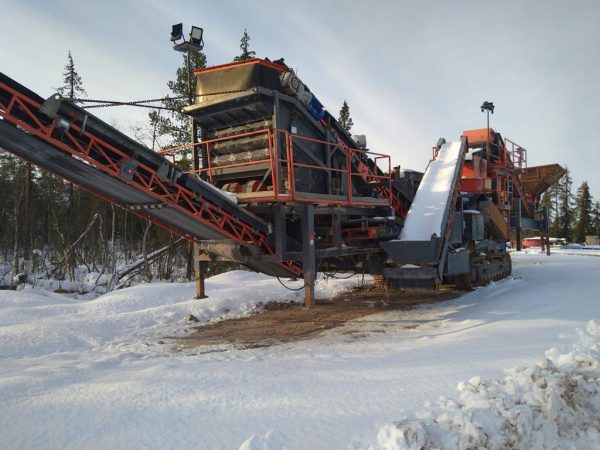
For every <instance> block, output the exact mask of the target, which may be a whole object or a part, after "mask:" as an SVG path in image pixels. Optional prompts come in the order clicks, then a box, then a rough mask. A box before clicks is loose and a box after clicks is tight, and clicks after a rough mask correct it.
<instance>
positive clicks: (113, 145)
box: [0, 73, 302, 276]
mask: <svg viewBox="0 0 600 450" xmlns="http://www.w3.org/2000/svg"><path fill="white" fill-rule="evenodd" d="M42 105H43V108H42ZM41 110H43V112H42V111H41ZM0 117H2V118H3V120H0V147H1V148H2V149H4V150H6V151H9V152H11V153H13V154H15V155H17V156H19V157H21V158H23V159H25V160H27V161H29V162H31V163H33V164H35V165H37V166H39V167H41V168H43V169H45V170H48V171H50V172H52V173H54V174H56V175H58V176H60V177H62V178H64V179H66V180H68V181H71V182H72V183H74V184H76V185H78V186H81V187H82V188H84V189H86V190H88V191H89V192H91V193H93V194H95V195H97V196H99V197H101V198H103V199H105V200H108V201H111V202H114V203H117V204H119V205H120V206H123V207H125V208H128V209H133V210H135V211H134V212H135V213H136V214H138V215H141V216H143V217H146V218H149V219H151V220H153V221H154V222H155V223H157V224H159V225H161V226H163V227H164V228H167V229H169V230H171V231H175V232H177V233H178V234H180V235H182V236H184V237H186V238H187V239H189V240H192V241H198V240H205V239H228V240H232V241H235V242H237V243H238V244H239V245H240V246H242V247H246V248H248V249H249V250H248V251H249V252H252V253H253V254H257V255H272V254H273V253H274V250H273V248H272V246H271V243H270V242H269V239H270V236H269V233H268V226H267V224H266V223H265V222H264V221H263V220H261V219H260V218H258V217H256V216H255V215H253V214H251V213H250V212H249V211H246V210H245V209H244V208H242V207H240V206H238V205H236V204H235V203H233V202H231V201H230V200H229V199H228V198H227V197H226V196H225V195H224V194H222V193H221V192H220V191H219V190H218V189H216V188H215V187H213V186H211V185H209V184H208V183H206V182H204V181H203V180H200V179H199V178H198V177H196V176H193V175H189V174H187V173H185V172H183V171H181V169H179V168H177V167H176V166H174V165H173V164H171V163H170V162H169V161H168V160H166V159H165V158H163V157H162V156H160V155H158V154H157V153H155V152H153V151H151V150H150V149H148V148H146V147H144V146H143V145H141V144H139V143H138V142H135V141H133V140H132V139H130V138H129V137H127V136H126V135H124V134H122V133H120V132H119V131H118V130H115V129H114V128H113V127H111V126H110V125H108V124H106V123H104V122H103V121H101V120H100V119H98V118H97V117H95V116H93V115H91V114H89V113H88V112H87V111H85V110H83V109H81V108H79V107H77V106H75V105H73V104H70V103H68V102H65V101H63V100H62V99H60V97H54V98H51V99H49V100H48V101H46V102H44V100H43V99H42V98H41V97H40V96H38V95H37V94H35V93H34V92H32V91H31V90H29V89H27V88H25V87H24V86H22V85H20V84H19V83H17V82H16V81H14V80H12V79H11V78H9V77H7V76H5V75H4V74H1V73H0ZM244 264H246V265H247V266H248V267H250V268H252V269H254V270H257V271H260V272H264V273H267V274H269V275H279V276H298V275H301V273H302V270H301V268H300V267H299V266H298V265H297V264H296V263H293V262H255V261H252V262H247V263H244Z"/></svg>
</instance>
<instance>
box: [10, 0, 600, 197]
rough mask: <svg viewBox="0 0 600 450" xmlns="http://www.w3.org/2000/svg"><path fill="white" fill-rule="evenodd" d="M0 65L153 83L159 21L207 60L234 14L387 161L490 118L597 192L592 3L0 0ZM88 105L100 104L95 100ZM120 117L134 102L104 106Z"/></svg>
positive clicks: (150, 93) (531, 156) (221, 44)
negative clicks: (192, 31) (178, 30)
mask: <svg viewBox="0 0 600 450" xmlns="http://www.w3.org/2000/svg"><path fill="white" fill-rule="evenodd" d="M0 17H2V18H3V21H2V22H3V33H2V37H1V38H0V39H1V43H0V71H1V72H3V73H5V74H7V75H9V76H11V77H12V78H15V79H16V80H17V81H19V82H20V83H22V84H24V85H26V86H27V87H29V88H30V89H32V90H34V91H36V92H37V93H39V94H40V95H41V96H43V97H47V96H50V95H51V94H52V93H53V92H54V89H55V88H57V87H59V86H60V85H61V83H62V72H63V68H64V66H65V64H66V58H67V52H68V51H69V50H70V51H71V52H72V54H73V58H74V60H75V64H76V67H77V69H78V71H79V73H80V75H81V77H82V79H83V82H84V87H85V89H86V91H87V93H88V97H89V98H99V99H111V100H112V99H115V100H139V99H149V98H157V97H161V96H163V95H164V94H166V93H167V88H166V82H167V81H168V80H170V79H172V78H174V73H175V70H176V68H177V67H178V66H179V65H180V64H181V62H182V61H181V58H182V56H181V54H179V53H177V52H175V51H173V50H172V49H171V42H170V41H169V37H170V30H171V25H172V24H175V23H178V22H183V24H184V32H186V33H187V30H189V28H190V27H191V25H196V26H200V27H202V28H204V42H205V47H204V51H205V53H206V55H207V58H208V63H209V65H216V64H222V63H226V62H229V61H231V60H232V59H233V57H234V56H236V55H237V54H239V53H240V49H239V44H240V38H241V35H242V33H243V31H244V28H246V29H247V30H248V33H249V34H250V37H251V41H250V47H251V49H252V50H254V51H256V54H257V56H259V57H269V58H271V59H277V58H280V57H284V58H285V61H286V63H287V64H288V65H289V66H291V67H293V68H295V69H297V72H298V75H299V76H300V78H301V79H302V80H303V81H304V82H305V83H306V84H307V85H308V86H309V87H310V89H311V91H312V92H313V93H315V95H316V96H317V97H318V98H319V100H320V101H321V102H322V103H323V104H324V105H325V107H326V108H327V109H328V110H329V111H331V112H332V113H333V114H334V115H336V116H337V113H338V112H339V109H340V106H341V104H342V102H343V101H344V100H347V102H348V104H349V105H350V112H351V116H352V118H353V120H354V127H353V129H352V132H353V133H355V134H366V135H367V141H368V146H369V148H370V149H371V150H373V151H377V152H381V153H387V154H390V155H392V161H393V163H394V165H401V166H402V167H404V168H411V169H416V170H421V171H422V170H424V169H425V167H426V165H427V162H428V160H429V158H430V157H431V147H432V146H433V145H434V144H435V143H436V141H437V140H438V138H439V137H445V138H446V139H447V140H456V139H458V138H459V137H460V135H461V133H462V131H463V130H467V129H473V128H482V127H485V123H486V117H485V114H483V113H482V112H481V111H480V108H479V106H480V105H481V103H482V102H483V101H492V102H494V104H495V106H496V111H495V113H494V114H493V115H492V116H491V117H490V121H491V126H492V127H493V128H495V129H496V130H497V131H500V132H501V133H502V135H503V136H504V137H507V138H509V139H511V140H513V141H515V142H517V143H518V144H520V145H522V146H523V147H525V148H526V149H527V150H528V164H529V165H530V166H532V165H538V164H548V163H555V162H556V163H560V164H562V165H563V166H564V165H567V166H568V167H569V169H570V170H571V173H572V176H573V179H574V184H575V187H577V186H578V185H580V184H581V182H582V181H588V183H589V185H590V188H591V191H592V194H593V195H594V197H595V200H600V175H598V173H599V172H600V170H599V169H600V145H599V143H600V123H599V122H600V25H599V24H600V2H598V1H595V0H581V1H576V0H573V1H557V0H549V1H548V0H546V1H537V0H532V1H527V2H523V1H512V0H509V1H503V2H498V1H488V0H477V1H453V2H448V1H429V0H423V1H412V2H409V1H376V0H372V1H369V2H366V1H341V0H338V1H326V0H321V1H312V0H310V1H302V2H283V1H281V0H279V1H276V0H264V1H263V0H254V1H247V2H243V1H230V0H220V1H213V0H203V1H199V0H196V1H168V2H167V1H161V0H145V1H141V0H139V1H126V0H121V1H113V0H105V1H102V2H98V1H85V0H81V1H75V0H62V1H60V0H53V1H51V0H46V1H28V0H18V1H15V0H0ZM96 111H100V110H96ZM100 115H101V117H102V118H104V119H105V120H107V121H109V122H111V123H113V124H118V126H119V127H120V128H122V129H125V130H126V129H127V128H129V126H131V125H135V124H139V123H142V122H143V121H144V120H145V119H146V111H145V110H141V109H137V108H123V107H119V108H110V109H104V110H102V111H100Z"/></svg>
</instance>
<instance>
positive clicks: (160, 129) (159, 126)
mask: <svg viewBox="0 0 600 450" xmlns="http://www.w3.org/2000/svg"><path fill="white" fill-rule="evenodd" d="M190 63H191V66H192V71H193V70H195V69H200V68H202V67H206V56H205V55H204V53H202V52H192V53H190ZM167 87H168V88H169V91H170V94H169V95H168V96H167V97H165V100H164V105H165V108H166V109H167V111H169V110H176V111H170V112H169V113H168V115H166V116H165V115H163V114H161V111H152V112H151V113H149V114H148V118H149V121H150V126H151V128H152V129H153V130H154V131H155V133H153V135H154V137H159V136H165V137H167V138H168V141H169V142H168V143H167V144H166V146H167V147H172V146H176V145H182V144H187V143H189V142H190V141H191V137H192V135H191V129H190V118H189V116H186V115H185V114H182V113H181V112H179V111H180V110H181V108H183V107H184V106H187V105H188V103H189V98H188V66H187V62H186V57H185V56H184V57H183V65H182V66H180V67H179V68H178V69H177V72H176V75H175V80H171V81H168V82H167ZM192 93H193V95H194V96H195V95H196V77H194V76H192ZM154 140H155V139H153V141H154ZM153 143H154V142H153Z"/></svg>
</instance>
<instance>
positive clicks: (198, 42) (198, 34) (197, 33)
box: [190, 26, 204, 50]
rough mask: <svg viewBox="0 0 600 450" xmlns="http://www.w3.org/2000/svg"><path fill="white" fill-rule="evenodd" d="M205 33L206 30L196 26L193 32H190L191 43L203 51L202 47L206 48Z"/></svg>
mask: <svg viewBox="0 0 600 450" xmlns="http://www.w3.org/2000/svg"><path fill="white" fill-rule="evenodd" d="M203 33H204V29H202V28H200V27H195V26H192V31H190V42H191V43H192V44H194V45H195V46H197V47H198V49H200V50H202V47H204V42H202V34H203Z"/></svg>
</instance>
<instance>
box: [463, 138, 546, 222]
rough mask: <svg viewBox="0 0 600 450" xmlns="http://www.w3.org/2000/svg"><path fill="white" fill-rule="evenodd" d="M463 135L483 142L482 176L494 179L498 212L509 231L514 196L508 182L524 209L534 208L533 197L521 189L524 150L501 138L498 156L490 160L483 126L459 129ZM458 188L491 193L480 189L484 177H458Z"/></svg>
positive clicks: (529, 212)
mask: <svg viewBox="0 0 600 450" xmlns="http://www.w3.org/2000/svg"><path fill="white" fill-rule="evenodd" d="M495 134H496V132H495V131H494V130H493V129H491V128H490V130H489V135H490V138H491V137H492V136H494V135H495ZM463 135H464V136H467V138H472V139H473V141H474V142H475V143H481V144H482V145H485V147H486V151H487V155H488V161H489V164H488V167H487V170H488V176H487V177H486V178H488V179H492V178H495V179H496V180H497V182H496V190H495V191H496V193H497V195H498V203H499V204H498V206H499V209H500V210H501V211H502V214H503V215H504V217H505V219H506V226H507V231H508V232H510V211H511V210H512V209H514V207H515V206H514V198H509V196H508V191H509V187H508V185H512V187H513V188H514V190H515V191H516V192H517V195H518V197H517V198H518V200H519V201H521V204H522V205H523V208H524V210H525V212H526V213H527V214H528V215H531V214H532V212H533V208H534V207H535V202H536V199H534V198H533V197H532V196H530V195H528V194H527V193H525V192H524V191H523V190H522V189H521V185H520V183H519V180H520V178H521V175H522V174H523V173H525V171H526V170H527V150H526V149H525V148H524V147H523V146H521V145H519V144H517V143H515V142H513V141H511V140H510V139H507V138H503V141H504V146H503V148H502V149H500V150H501V152H500V157H499V158H498V157H496V158H495V159H492V158H491V157H490V155H491V151H490V150H491V148H490V146H491V142H490V139H488V130H487V128H482V129H478V130H467V131H464V132H463ZM461 190H463V191H464V192H487V193H491V192H493V190H491V189H485V188H484V178H480V179H478V178H463V179H462V180H461ZM507 201H510V202H511V203H510V206H508V208H505V202H507Z"/></svg>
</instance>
